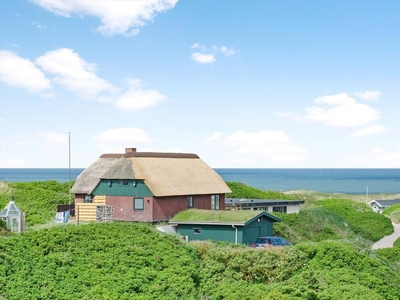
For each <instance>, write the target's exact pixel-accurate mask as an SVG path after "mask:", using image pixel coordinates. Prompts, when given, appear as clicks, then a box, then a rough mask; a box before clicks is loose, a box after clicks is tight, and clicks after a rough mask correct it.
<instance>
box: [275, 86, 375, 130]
mask: <svg viewBox="0 0 400 300" xmlns="http://www.w3.org/2000/svg"><path fill="white" fill-rule="evenodd" d="M314 103H315V104H318V106H312V107H307V108H305V109H304V111H305V113H304V114H293V113H292V112H287V113H285V112H275V115H278V116H281V117H290V116H292V117H294V118H295V119H296V120H300V121H316V122H320V123H322V124H324V125H326V126H333V127H359V126H365V125H368V124H370V123H371V122H373V121H376V120H378V119H379V118H380V112H379V111H378V110H377V109H375V108H373V107H371V106H369V105H366V104H362V103H358V102H357V101H355V100H354V99H353V98H351V97H349V96H348V95H347V94H346V93H341V94H337V95H332V96H324V97H318V98H316V99H314Z"/></svg>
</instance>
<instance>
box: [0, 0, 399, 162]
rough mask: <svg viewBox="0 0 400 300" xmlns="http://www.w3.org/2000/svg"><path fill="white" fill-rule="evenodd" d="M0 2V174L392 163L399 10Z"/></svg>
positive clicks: (329, 4)
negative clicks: (102, 160) (134, 166)
mask: <svg viewBox="0 0 400 300" xmlns="http://www.w3.org/2000/svg"><path fill="white" fill-rule="evenodd" d="M0 6H1V7H0V8H1V12H0V13H1V16H0V51H1V52H0V53H1V55H0V76H1V77H0V79H1V87H0V88H1V90H0V97H1V98H0V101H1V103H0V105H1V106H0V126H1V131H0V138H1V140H0V141H1V146H0V159H1V161H0V166H1V167H2V168H6V167H10V168H18V167H24V168H57V167H68V164H69V162H68V158H69V152H68V139H69V133H70V140H71V166H72V167H76V168H84V167H87V166H88V165H90V164H91V163H92V162H93V161H94V160H96V159H97V158H98V157H99V156H100V155H101V154H103V153H123V152H124V148H125V147H136V148H137V149H138V151H160V152H189V153H196V154H198V155H199V156H200V157H201V158H202V159H203V160H204V161H205V162H206V163H207V164H209V165H210V166H211V167H213V168H332V167H333V168H336V167H340V168H353V167H355V168H400V122H399V119H400V118H399V113H400V104H399V100H400V18H399V13H400V2H399V1H345V0H342V1H223V0H219V1H189V0H187V1H182V0H180V1H177V0H158V1H157V0H154V1H153V0H145V1H133V0H131V1H127V0H125V1H81V0H75V1H61V0H52V1H45V0H31V1H2V2H1V3H0Z"/></svg>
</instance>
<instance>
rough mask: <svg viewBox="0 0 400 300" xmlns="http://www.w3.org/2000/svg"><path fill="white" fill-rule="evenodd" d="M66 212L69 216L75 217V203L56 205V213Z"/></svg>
mask: <svg viewBox="0 0 400 300" xmlns="http://www.w3.org/2000/svg"><path fill="white" fill-rule="evenodd" d="M67 210H69V215H70V216H72V217H75V203H72V204H59V205H57V212H64V211H67Z"/></svg>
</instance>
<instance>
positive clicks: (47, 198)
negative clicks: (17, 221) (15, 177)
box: [0, 181, 69, 226]
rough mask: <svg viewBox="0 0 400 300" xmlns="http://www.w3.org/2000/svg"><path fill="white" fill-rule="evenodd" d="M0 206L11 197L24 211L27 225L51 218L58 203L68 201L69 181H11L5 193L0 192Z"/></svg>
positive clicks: (42, 222) (43, 221) (40, 222)
mask: <svg viewBox="0 0 400 300" xmlns="http://www.w3.org/2000/svg"><path fill="white" fill-rule="evenodd" d="M0 195H1V197H0V207H4V206H5V205H7V203H8V201H9V200H10V199H13V200H14V201H15V202H16V204H17V205H18V206H19V207H20V208H21V210H22V211H23V212H24V213H26V222H27V225H28V226H31V225H36V224H44V223H46V222H48V221H50V220H52V219H53V218H54V216H55V213H56V212H57V205H58V204H67V203H68V202H69V183H68V182H66V183H60V182H58V181H37V182H12V183H8V189H7V192H6V193H2V194H0Z"/></svg>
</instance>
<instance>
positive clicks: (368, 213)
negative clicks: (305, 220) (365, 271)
mask: <svg viewBox="0 0 400 300" xmlns="http://www.w3.org/2000/svg"><path fill="white" fill-rule="evenodd" d="M316 205H317V206H319V207H325V208H326V209H328V210H329V211H331V212H333V213H336V214H338V215H340V216H342V217H343V218H344V219H345V220H346V221H347V223H348V226H349V227H350V228H351V229H352V230H353V231H354V232H355V233H356V234H359V235H361V236H362V237H364V238H366V239H369V240H371V241H374V242H376V241H378V240H380V239H381V238H383V237H384V236H386V235H389V234H392V233H393V231H394V229H393V225H392V222H391V220H390V219H389V218H387V217H385V216H383V215H381V214H378V213H374V212H373V211H372V210H371V208H370V207H368V206H367V205H366V204H363V203H359V202H356V201H351V200H346V199H329V200H321V201H319V202H317V204H316Z"/></svg>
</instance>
